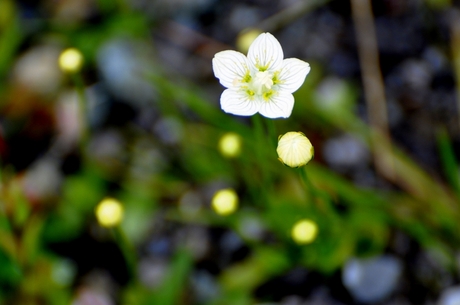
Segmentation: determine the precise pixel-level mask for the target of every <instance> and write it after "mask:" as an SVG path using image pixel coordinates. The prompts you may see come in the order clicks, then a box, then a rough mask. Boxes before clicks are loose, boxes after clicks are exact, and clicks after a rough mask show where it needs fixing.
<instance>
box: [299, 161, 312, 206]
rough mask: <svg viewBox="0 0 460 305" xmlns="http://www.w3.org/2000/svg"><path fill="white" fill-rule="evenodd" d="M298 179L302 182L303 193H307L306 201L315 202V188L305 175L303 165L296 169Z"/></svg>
mask: <svg viewBox="0 0 460 305" xmlns="http://www.w3.org/2000/svg"><path fill="white" fill-rule="evenodd" d="M297 170H298V172H299V175H300V179H301V180H302V182H303V183H304V185H305V187H306V190H305V193H306V194H307V198H308V202H311V203H314V202H315V194H316V189H315V187H314V186H313V184H312V183H311V181H310V180H309V179H308V177H307V172H306V170H305V166H302V167H299V168H298V169H297Z"/></svg>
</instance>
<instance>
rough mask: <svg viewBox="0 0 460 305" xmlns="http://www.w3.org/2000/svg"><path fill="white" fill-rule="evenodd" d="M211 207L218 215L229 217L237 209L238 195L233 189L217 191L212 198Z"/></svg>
mask: <svg viewBox="0 0 460 305" xmlns="http://www.w3.org/2000/svg"><path fill="white" fill-rule="evenodd" d="M211 206H212V209H213V210H214V211H215V212H216V213H217V214H219V215H223V216H226V215H230V214H232V213H233V212H235V211H236V209H237V208H238V195H237V194H236V192H235V191H234V190H233V189H222V190H220V191H217V192H216V193H215V194H214V196H213V198H212V202H211Z"/></svg>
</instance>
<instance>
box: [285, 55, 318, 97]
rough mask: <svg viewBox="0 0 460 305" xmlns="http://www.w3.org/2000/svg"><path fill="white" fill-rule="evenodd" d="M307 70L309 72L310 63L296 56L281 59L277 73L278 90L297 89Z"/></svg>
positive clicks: (292, 90)
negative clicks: (281, 62)
mask: <svg viewBox="0 0 460 305" xmlns="http://www.w3.org/2000/svg"><path fill="white" fill-rule="evenodd" d="M308 72H310V65H309V64H308V63H307V62H305V61H303V60H300V59H297V58H287V59H285V60H283V64H282V66H281V70H280V72H279V75H278V81H279V90H281V91H287V92H289V93H292V92H295V91H297V89H299V88H300V86H302V84H303V82H304V81H305V77H306V76H307V74H308Z"/></svg>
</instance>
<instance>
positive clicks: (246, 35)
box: [236, 29, 262, 53]
mask: <svg viewBox="0 0 460 305" xmlns="http://www.w3.org/2000/svg"><path fill="white" fill-rule="evenodd" d="M260 34H262V31H261V30H259V29H245V30H244V31H242V32H241V33H240V34H239V35H238V38H237V39H236V47H237V49H238V50H240V51H241V52H243V53H247V52H248V50H249V46H250V45H251V44H252V42H253V41H254V40H255V39H256V38H257V37H258V36H259V35H260Z"/></svg>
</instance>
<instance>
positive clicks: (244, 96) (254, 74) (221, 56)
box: [212, 33, 310, 118]
mask: <svg viewBox="0 0 460 305" xmlns="http://www.w3.org/2000/svg"><path fill="white" fill-rule="evenodd" d="M283 57H284V54H283V49H282V48H281V45H280V43H279V42H278V40H277V39H276V38H275V37H274V36H273V35H272V34H270V33H262V34H260V35H259V36H258V37H257V38H256V39H255V40H254V41H253V42H252V44H251V45H250V47H249V51H248V56H247V57H246V56H244V55H243V54H242V53H240V52H236V51H231V50H228V51H222V52H218V53H217V54H216V55H215V56H214V58H213V60H212V67H213V71H214V75H215V76H216V77H217V78H218V79H219V81H220V83H221V84H222V85H223V86H224V87H226V88H228V89H227V90H225V91H224V92H223V93H222V96H221V100H220V101H221V107H222V110H224V111H225V112H227V113H231V114H235V115H242V116H250V115H254V114H256V113H257V112H259V113H260V114H261V115H263V116H265V117H267V118H288V117H289V116H290V115H291V113H292V109H293V107H294V97H293V96H292V93H293V92H295V91H296V90H297V89H299V88H300V86H301V85H302V84H303V82H304V80H305V77H306V76H307V74H308V73H309V72H310V65H309V64H308V63H306V62H304V61H302V60H300V59H297V58H288V59H283Z"/></svg>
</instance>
